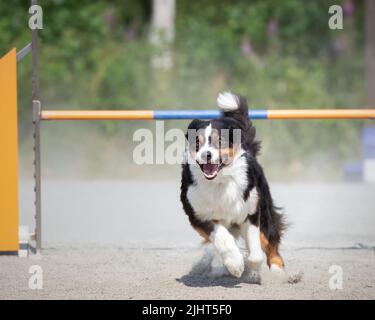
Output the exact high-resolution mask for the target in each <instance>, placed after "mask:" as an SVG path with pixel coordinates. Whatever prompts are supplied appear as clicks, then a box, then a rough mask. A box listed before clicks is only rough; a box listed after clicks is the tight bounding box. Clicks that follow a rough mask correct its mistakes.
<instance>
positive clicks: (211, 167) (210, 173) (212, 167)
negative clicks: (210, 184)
mask: <svg viewBox="0 0 375 320" xmlns="http://www.w3.org/2000/svg"><path fill="white" fill-rule="evenodd" d="M199 166H200V168H201V170H202V172H203V174H204V176H205V178H206V179H208V180H212V179H214V178H216V176H217V174H218V173H219V171H220V169H221V168H222V167H223V163H219V164H216V163H206V164H199Z"/></svg>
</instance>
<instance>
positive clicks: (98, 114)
mask: <svg viewBox="0 0 375 320" xmlns="http://www.w3.org/2000/svg"><path fill="white" fill-rule="evenodd" d="M220 115H221V112H220V111H218V110H42V111H41V112H40V120H178V119H182V120H183V119H186V120H187V119H215V118H219V117H220ZM249 118H250V119H254V120H257V119H263V120H264V119H274V120H276V119H284V120H287V119H375V109H284V110H265V109H257V110H251V111H249Z"/></svg>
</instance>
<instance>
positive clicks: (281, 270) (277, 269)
mask: <svg viewBox="0 0 375 320" xmlns="http://www.w3.org/2000/svg"><path fill="white" fill-rule="evenodd" d="M270 270H271V271H272V272H275V273H281V274H284V273H285V270H284V268H281V267H280V266H278V265H277V264H274V263H271V266H270Z"/></svg>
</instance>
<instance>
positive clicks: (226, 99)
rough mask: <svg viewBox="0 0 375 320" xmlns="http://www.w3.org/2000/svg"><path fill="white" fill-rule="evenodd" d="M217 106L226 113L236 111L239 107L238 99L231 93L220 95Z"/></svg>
mask: <svg viewBox="0 0 375 320" xmlns="http://www.w3.org/2000/svg"><path fill="white" fill-rule="evenodd" d="M217 106H218V107H219V108H220V109H223V110H224V111H232V110H236V109H238V107H239V101H238V97H237V96H236V95H235V94H233V93H231V92H223V93H219V95H218V97H217Z"/></svg>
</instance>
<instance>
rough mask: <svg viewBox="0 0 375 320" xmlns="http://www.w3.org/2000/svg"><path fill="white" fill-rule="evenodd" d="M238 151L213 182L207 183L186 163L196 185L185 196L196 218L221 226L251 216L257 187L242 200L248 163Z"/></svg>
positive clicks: (199, 172)
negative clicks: (220, 224)
mask: <svg viewBox="0 0 375 320" xmlns="http://www.w3.org/2000/svg"><path fill="white" fill-rule="evenodd" d="M242 153H243V151H242V150H241V151H240V152H238V155H236V157H235V159H234V160H233V162H232V163H231V164H230V165H228V166H227V167H225V168H223V170H221V171H219V173H218V175H217V177H216V178H215V179H214V180H207V179H206V178H205V177H204V175H203V173H202V171H201V169H200V168H199V166H198V165H197V164H196V163H195V162H189V163H190V164H189V166H190V170H191V172H192V175H193V178H194V180H195V181H196V183H195V184H193V185H191V186H190V187H189V190H188V193H187V197H188V199H189V202H190V204H191V205H192V207H193V209H194V211H195V214H196V216H197V217H198V218H199V219H201V220H202V221H207V220H219V221H220V222H221V223H222V224H223V225H225V226H230V225H231V224H233V223H237V224H242V223H243V222H244V221H245V219H246V217H247V216H248V215H249V214H250V215H251V214H254V213H255V211H256V209H257V205H258V192H257V190H256V188H253V189H252V190H250V194H249V197H248V198H247V200H246V201H244V199H243V194H244V191H245V190H246V188H247V182H248V181H247V164H246V159H245V158H244V157H241V154H242Z"/></svg>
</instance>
